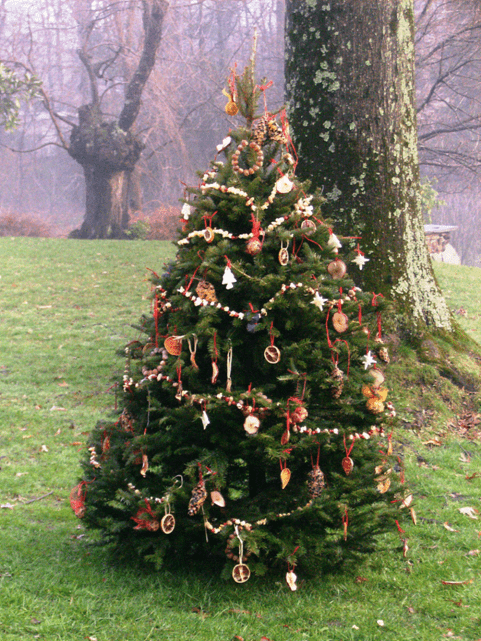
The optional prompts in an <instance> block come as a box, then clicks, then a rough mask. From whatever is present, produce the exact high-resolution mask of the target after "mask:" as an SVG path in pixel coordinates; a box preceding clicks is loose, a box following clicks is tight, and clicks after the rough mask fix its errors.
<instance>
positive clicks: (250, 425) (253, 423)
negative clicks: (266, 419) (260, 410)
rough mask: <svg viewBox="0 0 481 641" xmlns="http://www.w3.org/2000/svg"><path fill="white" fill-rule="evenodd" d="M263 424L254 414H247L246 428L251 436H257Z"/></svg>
mask: <svg viewBox="0 0 481 641" xmlns="http://www.w3.org/2000/svg"><path fill="white" fill-rule="evenodd" d="M260 426H261V422H260V420H259V419H258V418H257V416H255V415H254V414H249V415H248V416H246V418H245V421H244V429H245V431H246V432H247V434H249V436H255V435H256V434H257V432H258V431H259V428H260Z"/></svg>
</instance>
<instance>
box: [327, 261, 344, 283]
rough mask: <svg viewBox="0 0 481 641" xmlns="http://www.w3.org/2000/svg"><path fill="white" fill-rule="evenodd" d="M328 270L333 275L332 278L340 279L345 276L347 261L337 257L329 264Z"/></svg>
mask: <svg viewBox="0 0 481 641" xmlns="http://www.w3.org/2000/svg"><path fill="white" fill-rule="evenodd" d="M327 271H328V272H329V274H330V275H331V276H332V278H334V279H336V280H339V279H341V278H344V276H345V275H346V272H347V267H346V263H345V262H344V261H342V260H341V259H340V258H336V260H333V261H332V262H331V263H329V265H328V266H327Z"/></svg>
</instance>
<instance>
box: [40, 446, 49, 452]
mask: <svg viewBox="0 0 481 641" xmlns="http://www.w3.org/2000/svg"><path fill="white" fill-rule="evenodd" d="M40 452H48V447H47V446H46V445H42V447H41V448H40Z"/></svg>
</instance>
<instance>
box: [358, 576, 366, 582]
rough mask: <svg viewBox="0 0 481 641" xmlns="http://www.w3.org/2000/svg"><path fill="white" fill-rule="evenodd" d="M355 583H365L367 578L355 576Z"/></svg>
mask: <svg viewBox="0 0 481 641" xmlns="http://www.w3.org/2000/svg"><path fill="white" fill-rule="evenodd" d="M355 581H356V583H365V582H366V581H367V579H365V578H364V577H363V576H357V577H356V578H355Z"/></svg>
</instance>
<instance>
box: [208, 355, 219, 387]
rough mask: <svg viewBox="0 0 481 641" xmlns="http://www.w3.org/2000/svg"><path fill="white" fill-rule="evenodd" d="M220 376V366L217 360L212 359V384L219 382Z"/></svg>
mask: <svg viewBox="0 0 481 641" xmlns="http://www.w3.org/2000/svg"><path fill="white" fill-rule="evenodd" d="M218 377H219V367H218V365H217V361H215V360H213V361H212V376H211V379H210V382H211V383H212V385H215V384H216V383H217V378H218Z"/></svg>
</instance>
